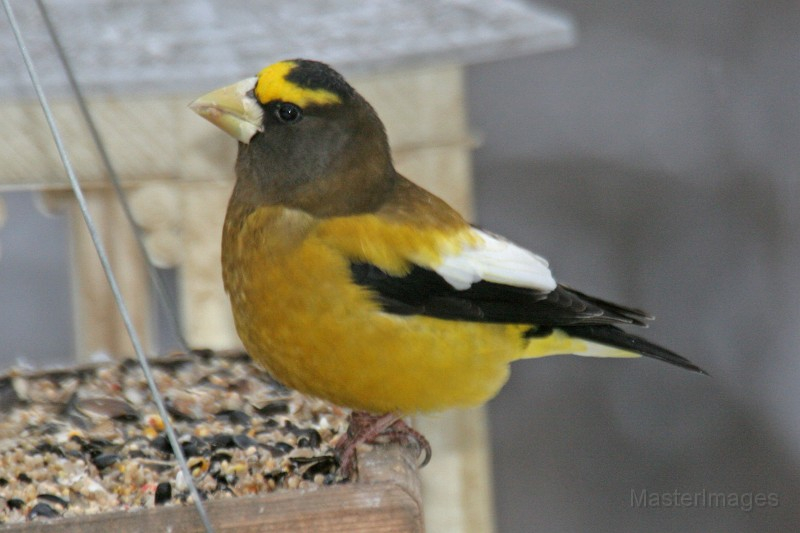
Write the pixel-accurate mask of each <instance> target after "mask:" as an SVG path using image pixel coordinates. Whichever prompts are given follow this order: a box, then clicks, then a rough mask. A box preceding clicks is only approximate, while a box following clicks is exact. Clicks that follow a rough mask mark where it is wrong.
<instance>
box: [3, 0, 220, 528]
mask: <svg viewBox="0 0 800 533" xmlns="http://www.w3.org/2000/svg"><path fill="white" fill-rule="evenodd" d="M2 2H3V8H4V9H5V12H6V16H7V17H8V21H9V24H10V25H11V29H12V31H13V32H14V38H15V39H16V41H17V46H18V47H19V51H20V54H22V59H23V61H24V62H25V67H26V69H27V70H28V74H29V75H30V78H31V83H32V84H33V88H34V90H35V91H36V96H37V98H38V99H39V103H40V104H41V106H42V111H43V112H44V116H45V119H46V120H47V125H48V126H49V127H50V131H51V133H52V134H53V140H54V142H55V145H56V149H57V150H58V155H59V157H60V158H61V162H62V164H63V165H64V170H65V171H66V173H67V178H69V182H70V185H71V186H72V189H73V191H74V192H75V198H76V199H77V201H78V206H79V207H80V211H81V214H82V215H83V219H84V221H85V222H86V227H87V229H88V230H89V235H90V236H91V238H92V242H93V243H94V247H95V249H96V250H97V255H98V257H99V258H100V263H101V264H102V266H103V271H104V272H105V275H106V278H107V279H108V284H109V287H110V288H111V292H112V293H113V295H114V300H115V301H116V303H117V307H118V309H119V312H120V315H122V321H123V322H124V324H125V329H126V330H127V332H128V336H129V337H130V339H131V344H133V349H134V351H135V352H136V357H137V359H138V360H139V364H140V365H141V367H142V371H143V373H144V376H145V379H146V380H147V385H148V387H150V391H151V393H152V395H153V401H154V402H155V404H156V407H157V409H158V413H159V415H160V416H161V418H162V420H163V421H164V427H165V431H166V433H167V439H168V440H169V443H170V445H171V446H172V451H173V453H174V454H175V458H176V459H177V461H178V465H179V467H180V470H181V473H182V474H183V477H184V479H185V481H186V484H187V486H188V488H189V493H190V494H191V495H192V499H193V500H194V503H195V507H196V508H197V513H198V515H199V516H200V520H201V521H202V522H203V526H204V527H205V530H206V531H207V532H208V533H213V531H214V528H213V526H212V525H211V521H210V520H209V518H208V514H207V513H206V509H205V506H204V505H203V501H202V499H201V498H200V494H199V492H198V491H197V487H196V486H195V485H194V481H193V478H192V473H191V472H190V471H189V466H188V465H187V464H186V457H185V456H184V455H183V450H182V449H181V446H180V443H179V442H178V438H177V435H176V434H175V430H174V428H173V427H172V424H171V422H170V418H169V413H167V409H166V407H165V406H164V401H163V400H162V398H161V394H160V393H159V392H158V387H157V386H156V383H155V380H154V379H153V373H152V372H151V370H150V365H149V364H148V362H147V358H146V357H145V355H144V350H143V349H142V344H141V341H140V340H139V335H138V334H137V333H136V329H135V328H134V326H133V322H132V320H131V317H130V314H129V313H128V308H127V306H126V305H125V300H124V299H123V297H122V293H121V292H120V289H119V285H118V284H117V279H116V277H115V276H114V272H113V270H112V269H111V264H110V262H109V260H108V255H107V254H106V250H105V247H104V246H103V243H102V241H101V239H100V235H99V233H98V231H97V227H96V226H95V223H94V219H93V218H92V215H91V213H90V212H89V208H88V205H87V203H86V198H85V197H84V195H83V190H82V189H81V185H80V183H79V182H78V178H77V177H76V175H75V170H74V169H73V167H72V163H71V162H70V159H69V155H68V153H67V151H66V148H65V147H64V143H63V140H62V138H61V133H60V131H59V129H58V125H57V124H56V121H55V117H54V116H53V112H52V109H51V107H50V104H49V102H48V101H47V97H46V96H45V93H44V89H43V87H42V84H41V82H40V81H39V76H38V74H37V73H36V69H35V67H34V65H33V60H32V59H31V57H30V55H29V54H28V49H27V46H26V45H25V40H24V39H23V37H22V32H21V31H20V28H19V25H18V24H17V19H16V17H15V16H14V12H13V10H12V8H11V5H10V3H9V0H2Z"/></svg>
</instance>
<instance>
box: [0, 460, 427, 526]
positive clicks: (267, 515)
mask: <svg viewBox="0 0 800 533" xmlns="http://www.w3.org/2000/svg"><path fill="white" fill-rule="evenodd" d="M360 453H361V455H362V459H361V460H360V470H361V472H362V475H361V479H360V480H359V481H358V482H356V483H347V484H342V485H334V486H330V487H321V488H319V489H318V490H310V491H291V490H287V491H281V492H275V493H272V494H268V495H265V496H259V497H242V498H231V499H226V500H212V501H209V502H207V506H206V508H207V511H208V514H209V518H210V519H211V522H212V524H213V525H214V528H215V530H216V531H220V532H225V531H230V532H237V533H251V532H252V533H256V532H262V531H271V532H272V531H274V532H283V531H286V532H292V533H294V532H297V531H325V532H342V533H345V532H362V533H379V532H381V533H390V532H398V533H402V532H421V531H423V522H422V509H421V505H420V499H419V486H418V482H417V478H416V475H415V474H416V466H415V465H414V457H413V454H412V452H411V450H408V449H405V448H401V447H400V446H397V445H392V446H387V447H383V446H376V447H374V448H373V449H371V450H369V451H363V452H360ZM0 530H1V531H7V532H9V533H55V532H59V533H107V532H108V531H112V530H113V531H115V532H119V533H151V532H153V531H176V532H177V531H181V532H187V533H193V532H198V533H199V532H201V531H203V528H202V524H201V522H200V520H199V518H198V516H197V513H196V511H195V509H194V507H193V506H181V507H178V506H167V507H156V508H152V509H146V510H136V511H122V512H115V513H105V514H97V515H90V516H85V517H72V518H66V519H60V520H56V521H50V522H45V521H36V522H30V523H26V524H15V525H10V526H7V527H6V528H3V527H1V526H0Z"/></svg>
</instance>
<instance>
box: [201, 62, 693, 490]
mask: <svg viewBox="0 0 800 533" xmlns="http://www.w3.org/2000/svg"><path fill="white" fill-rule="evenodd" d="M191 108H192V109H193V110H194V111H196V112H197V113H198V114H200V115H201V116H203V117H205V118H206V119H208V120H209V121H211V122H212V123H214V124H215V125H217V126H218V127H220V128H221V129H223V130H224V131H225V132H227V133H228V134H230V135H231V136H233V137H234V138H235V139H237V140H238V141H239V153H238V157H237V160H236V178H237V179H236V186H235V188H234V190H233V194H232V196H231V199H230V203H229V205H228V211H227V215H226V218H225V225H224V229H223V239H222V266H223V278H224V283H225V289H226V291H227V292H228V294H229V296H230V300H231V307H232V310H233V316H234V319H235V323H236V328H237V331H238V333H239V336H240V337H241V340H242V342H243V344H244V346H245V348H246V349H247V351H248V352H249V353H250V355H251V356H252V357H253V358H254V359H255V360H256V361H258V362H259V363H261V364H262V365H264V367H266V369H267V370H268V371H269V372H270V373H271V374H272V375H274V377H275V378H277V379H278V380H280V381H281V382H283V383H284V384H286V385H288V386H290V387H293V388H295V389H297V390H299V391H301V392H304V393H306V394H310V395H313V396H317V397H320V398H324V399H326V400H329V401H331V402H333V403H335V404H339V405H342V406H345V407H348V408H351V409H353V410H354V412H353V415H352V417H351V424H350V429H349V431H348V435H347V436H346V438H344V439H342V441H340V443H339V444H338V452H339V455H340V464H341V467H342V470H343V472H344V473H345V475H349V473H350V472H351V469H352V468H353V466H354V459H355V446H356V445H357V444H358V443H359V442H365V441H372V440H374V439H376V438H377V437H378V436H381V435H388V436H390V437H392V438H395V439H399V440H405V441H408V440H415V441H417V443H418V444H420V445H421V446H422V447H423V448H425V451H426V461H427V459H428V458H429V457H430V449H429V446H428V444H427V442H426V441H425V439H424V437H422V436H421V435H420V434H419V433H417V432H416V431H414V430H413V429H411V428H410V427H408V426H407V425H406V424H405V423H404V422H403V421H402V417H403V416H404V415H408V414H413V413H418V412H429V411H441V410H444V409H448V408H451V407H462V406H473V405H477V404H481V403H483V402H486V401H487V400H489V399H490V398H492V397H493V396H494V395H495V394H497V392H498V390H499V389H500V388H501V387H502V386H503V384H504V383H505V381H506V379H507V378H508V372H509V363H510V362H511V361H514V360H517V359H524V358H535V357H543V356H548V355H556V354H576V355H583V356H590V357H636V356H639V355H646V356H649V357H653V358H655V359H660V360H662V361H666V362H668V363H672V364H675V365H678V366H681V367H684V368H687V369H690V370H694V371H696V372H702V370H701V369H700V368H698V367H697V366H695V365H694V364H693V363H691V362H690V361H688V360H687V359H685V358H683V357H681V356H679V355H677V354H675V353H673V352H671V351H669V350H667V349H665V348H662V347H660V346H656V345H655V344H653V343H651V342H648V341H646V340H644V339H642V338H640V337H637V336H634V335H631V334H629V333H627V332H625V331H624V330H622V329H620V327H619V326H621V325H622V326H624V325H644V324H645V321H647V320H649V319H650V318H651V317H649V316H648V315H646V314H645V313H643V312H642V311H639V310H637V309H632V308H629V307H624V306H621V305H617V304H613V303H610V302H606V301H603V300H600V299H598V298H594V297H591V296H588V295H586V294H583V293H581V292H578V291H576V290H574V289H571V288H568V287H565V286H563V285H559V284H558V283H556V281H555V280H554V279H553V276H552V274H551V272H550V269H549V268H548V264H547V261H545V260H544V259H543V258H541V257H539V256H538V255H535V254H534V253H532V252H530V251H528V250H526V249H524V248H522V247H520V246H517V245H515V244H514V243H512V242H509V241H508V240H506V239H504V238H502V237H500V236H498V235H495V234H493V233H490V232H488V231H485V230H482V229H479V228H477V227H475V226H472V225H470V224H469V223H468V222H467V221H465V220H464V219H463V218H462V217H461V216H460V215H459V214H458V213H457V212H456V211H455V210H453V209H452V208H451V207H450V206H449V205H447V204H446V203H445V202H444V201H442V200H441V199H439V198H437V197H436V196H434V195H433V194H431V193H429V192H427V191H426V190H424V189H422V188H421V187H419V186H417V185H415V184H414V183H412V182H411V181H409V180H408V179H406V178H405V177H403V176H401V175H400V174H399V173H398V172H397V171H396V170H395V169H394V166H393V165H392V157H391V154H390V151H389V143H388V140H387V137H386V132H385V130H384V127H383V124H382V123H381V121H380V119H379V118H378V115H377V114H376V113H375V111H374V109H373V108H372V106H370V104H369V103H367V101H366V100H364V98H363V97H362V96H361V95H359V94H358V93H357V92H356V91H355V90H354V89H353V88H352V87H351V86H350V85H349V84H348V83H347V82H346V81H345V80H344V78H343V77H342V76H341V75H340V74H339V73H337V72H336V71H335V70H333V69H332V68H331V67H329V66H328V65H326V64H324V63H319V62H316V61H308V60H303V59H296V60H290V61H281V62H279V63H276V64H273V65H271V66H269V67H267V68H265V69H263V70H262V71H261V72H259V73H258V75H257V76H254V77H251V78H247V79H245V80H242V81H240V82H238V83H235V84H233V85H231V86H228V87H225V88H222V89H219V90H216V91H213V92H211V93H209V94H207V95H205V96H202V97H201V98H199V99H197V100H196V101H194V102H193V103H192V104H191Z"/></svg>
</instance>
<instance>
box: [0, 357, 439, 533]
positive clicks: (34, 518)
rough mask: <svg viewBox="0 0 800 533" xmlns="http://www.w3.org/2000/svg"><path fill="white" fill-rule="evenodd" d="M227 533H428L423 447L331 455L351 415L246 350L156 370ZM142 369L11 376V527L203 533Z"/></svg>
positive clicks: (214, 515)
mask: <svg viewBox="0 0 800 533" xmlns="http://www.w3.org/2000/svg"><path fill="white" fill-rule="evenodd" d="M151 364H152V367H153V373H154V377H155V378H156V382H157V384H158V386H159V390H160V391H161V392H162V395H163V396H164V397H165V402H166V405H167V408H168V410H169V412H170V415H171V418H172V420H173V423H174V424H175V427H176V433H177V434H178V436H179V441H180V443H181V445H182V447H183V450H184V454H185V455H186V456H187V460H188V463H189V467H190V470H191V471H192V475H193V477H194V479H195V483H196V485H197V487H198V490H199V491H200V492H201V494H202V495H203V497H204V498H205V505H206V509H207V511H208V514H209V517H210V520H211V522H212V524H213V525H214V528H215V530H216V531H234V530H235V531H237V532H247V531H267V530H268V531H365V532H366V531H393V532H394V531H422V529H423V525H422V505H421V499H420V490H419V481H418V478H417V471H416V458H415V454H414V452H413V450H409V449H406V448H403V447H400V446H397V445H387V446H372V447H366V448H364V449H359V476H358V479H357V480H356V481H354V482H351V481H344V480H342V479H341V477H340V476H339V474H338V471H337V467H336V463H335V461H334V460H333V455H332V446H333V445H334V444H335V442H336V441H337V439H338V438H341V435H342V434H343V433H344V431H345V429H346V416H347V413H346V412H343V411H342V410H340V409H338V408H336V407H333V406H331V405H329V404H326V403H325V402H322V401H319V400H314V399H309V398H306V397H303V396H302V395H300V394H298V393H297V392H294V391H291V390H288V389H286V388H284V387H282V386H281V385H279V384H278V383H276V382H275V381H273V380H272V379H271V378H270V377H269V376H268V375H267V374H265V373H264V372H263V371H262V370H261V369H260V368H258V367H257V366H255V365H253V363H252V362H251V361H250V359H249V358H248V357H247V356H246V355H245V354H242V353H212V352H195V353H192V354H190V355H178V356H170V357H164V358H159V359H154V360H153V361H152V363H151ZM188 499H189V497H188V490H187V489H186V485H185V483H183V478H182V476H181V475H180V473H179V470H178V468H177V465H176V462H175V460H174V457H173V455H172V452H171V451H170V449H169V446H168V444H167V441H166V438H165V435H164V433H163V423H162V421H161V419H160V417H158V415H157V414H156V409H155V406H154V404H153V403H152V402H151V400H150V396H149V393H148V392H147V389H146V385H145V383H144V381H143V375H142V372H141V369H139V367H138V365H136V364H135V363H134V362H132V361H124V362H121V363H109V364H100V365H91V366H83V367H77V368H71V369H66V370H56V371H43V372H22V371H16V370H15V371H11V372H10V373H8V374H7V375H5V376H3V377H0V531H14V532H34V531H36V532H56V531H58V532H79V531H80V532H90V533H91V532H103V533H106V532H107V531H109V529H110V528H112V527H113V528H114V529H115V530H116V531H119V532H134V531H141V532H148V533H149V532H151V531H203V527H202V523H201V521H200V518H199V516H198V515H197V512H196V510H195V508H194V505H193V504H192V503H191V502H190V501H187V500H188Z"/></svg>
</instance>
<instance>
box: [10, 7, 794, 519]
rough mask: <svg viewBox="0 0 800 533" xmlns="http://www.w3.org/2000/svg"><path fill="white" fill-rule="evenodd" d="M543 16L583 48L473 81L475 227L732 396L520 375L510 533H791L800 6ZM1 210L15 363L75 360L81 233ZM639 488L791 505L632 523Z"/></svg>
mask: <svg viewBox="0 0 800 533" xmlns="http://www.w3.org/2000/svg"><path fill="white" fill-rule="evenodd" d="M548 4H549V5H551V6H553V7H556V8H559V9H563V10H564V11H566V12H568V13H570V14H572V15H574V16H575V18H576V22H577V24H578V31H579V36H580V37H579V39H580V42H579V44H578V46H576V47H575V48H574V49H571V50H568V51H562V52H553V53H549V54H545V55H541V56H531V57H528V58H520V59H515V60H509V61H503V62H496V63H491V64H484V65H479V66H475V67H471V68H470V69H469V71H468V87H469V91H470V92H469V101H470V108H471V112H472V120H471V122H472V124H473V126H474V127H475V128H476V129H477V130H479V131H480V132H481V133H482V136H483V139H484V142H483V145H482V146H481V148H479V149H478V151H477V152H476V155H475V168H476V188H477V191H476V192H477V207H478V209H477V213H478V221H479V222H480V223H481V224H482V225H484V226H486V227H487V228H490V229H492V230H494V231H497V232H499V233H502V234H504V235H506V236H508V237H510V238H512V239H514V240H516V241H518V242H519V243H521V244H524V245H527V246H530V247H531V248H533V249H534V250H536V251H537V252H539V253H541V254H542V255H544V256H546V257H548V258H549V259H550V261H551V266H552V268H553V270H554V271H555V273H556V275H557V277H558V278H559V279H560V280H561V281H564V282H566V283H569V284H571V285H573V286H575V287H578V288H581V289H583V290H585V291H586V292H590V293H593V294H596V295H598V296H604V297H607V298H611V299H616V300H618V301H620V302H622V303H628V304H632V305H637V306H641V307H644V308H645V309H647V310H649V311H651V312H653V313H654V314H656V315H657V316H658V320H657V321H656V323H655V324H654V326H653V327H652V328H651V329H650V330H649V331H648V332H647V333H648V336H649V337H651V338H652V339H654V340H656V341H659V342H662V343H664V344H667V345H669V346H670V347H672V348H674V349H675V350H676V351H678V352H680V353H682V354H684V355H686V356H687V357H689V358H691V359H693V360H694V361H695V362H697V363H698V364H700V365H701V366H703V367H704V368H706V369H707V370H708V371H709V372H710V373H711V374H712V376H713V377H711V378H705V377H702V376H697V375H693V374H690V373H688V372H684V371H681V370H679V369H674V368H671V367H668V366H666V365H664V364H660V363H657V362H653V361H644V360H623V361H619V360H617V361H606V360H592V359H578V358H570V357H562V358H552V359H545V360H539V361H523V362H519V363H515V364H514V367H513V372H512V377H511V380H510V382H509V384H508V386H507V387H506V388H505V389H504V390H503V391H502V392H501V394H500V395H499V396H498V398H497V399H496V400H494V401H493V402H492V403H491V404H490V413H491V424H492V438H493V445H494V457H495V459H494V469H495V486H496V505H497V521H498V525H499V530H500V531H503V532H511V531H781V530H783V531H786V530H789V529H790V528H791V526H792V525H796V524H797V523H798V521H800V502H799V501H798V498H799V496H798V495H799V494H800V424H798V407H800V394H799V393H800V390H798V389H800V385H799V384H798V375H799V373H798V370H800V358H798V348H797V347H798V345H799V344H800V342H799V341H800V328H798V324H800V303H799V302H800V275H798V273H800V246H798V245H799V244H800V210H798V207H800V176H798V169H800V150H798V147H799V146H800V120H798V119H799V118H800V116H799V115H800V111H798V110H800V69H798V60H800V31H798V29H800V4H798V3H797V2H793V1H770V2H746V1H741V0H738V1H734V0H730V1H722V0H714V1H706V2H702V3H697V2H689V1H683V0H682V1H673V2H663V1H661V2H659V1H655V0H646V1H645V0H643V1H640V2H621V1H604V2H596V3H591V2H577V1H565V0H562V1H551V2H549V3H548ZM5 198H6V201H7V204H8V206H7V207H8V215H9V219H8V222H7V225H6V227H5V228H4V229H3V230H2V231H0V244H1V245H2V249H3V257H2V259H0V302H2V305H1V306H0V339H2V342H3V345H4V346H3V349H2V350H0V357H3V358H4V359H3V361H6V363H4V366H5V365H6V364H10V362H12V361H13V360H14V359H15V358H17V357H20V356H21V357H25V358H26V359H27V360H28V361H33V362H40V363H41V362H43V361H52V360H54V359H56V358H58V357H62V359H63V356H64V355H65V354H63V351H64V350H63V347H64V346H70V345H71V339H70V335H71V333H70V328H71V323H70V318H69V316H70V313H69V293H68V283H69V279H68V278H69V276H68V273H67V270H66V264H67V263H66V254H67V250H66V245H65V244H64V243H65V240H66V235H67V233H66V231H67V228H65V227H64V221H63V219H60V218H51V219H45V218H41V217H39V216H38V215H37V214H36V212H35V210H34V208H33V206H32V202H31V197H30V196H29V195H27V194H24V193H13V194H7V195H5ZM642 490H647V491H649V492H651V493H661V492H667V493H673V492H674V491H679V492H680V493H692V494H694V493H697V492H701V491H706V493H711V492H713V493H726V494H728V493H730V494H733V495H736V496H739V495H746V494H749V493H752V494H756V493H765V494H766V493H775V494H777V495H778V498H779V500H778V501H779V505H778V506H777V507H762V508H754V509H752V510H751V511H749V512H747V511H745V510H743V509H741V508H709V507H702V506H700V507H672V508H634V507H632V505H631V497H632V496H631V493H632V491H635V492H636V494H640V493H641V491H642ZM745 497H746V496H745ZM662 501H663V500H662Z"/></svg>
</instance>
